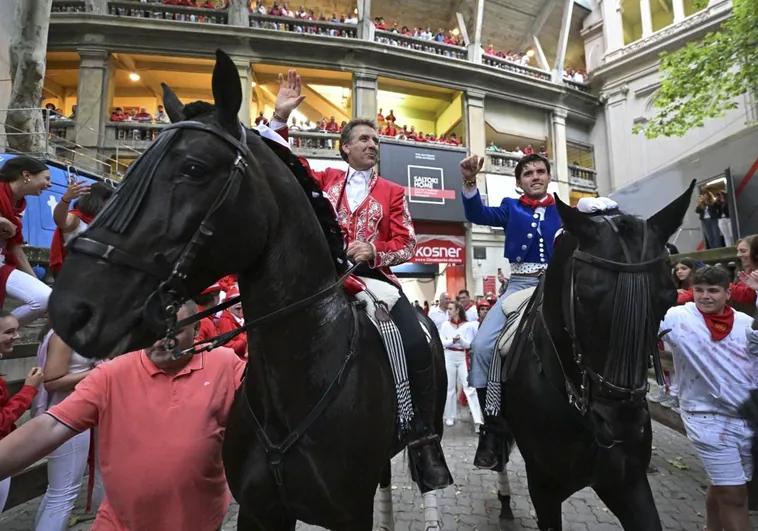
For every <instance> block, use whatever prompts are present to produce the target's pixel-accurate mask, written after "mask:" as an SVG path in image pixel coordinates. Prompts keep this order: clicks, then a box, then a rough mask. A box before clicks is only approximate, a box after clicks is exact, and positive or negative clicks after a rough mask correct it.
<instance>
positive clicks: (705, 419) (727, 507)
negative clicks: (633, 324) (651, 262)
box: [661, 266, 758, 531]
mask: <svg viewBox="0 0 758 531" xmlns="http://www.w3.org/2000/svg"><path fill="white" fill-rule="evenodd" d="M729 286H730V275H729V273H728V272H727V271H726V270H725V269H723V268H721V267H711V266H705V267H702V268H700V269H698V270H697V271H695V274H694V278H693V286H692V291H693V296H694V299H695V302H688V303H686V304H684V305H681V306H675V307H673V308H671V309H670V310H669V311H668V312H667V313H666V316H665V318H664V320H663V322H662V323H661V332H662V333H666V335H665V336H664V338H663V341H664V342H665V343H668V344H669V345H670V346H671V347H673V348H671V349H670V350H671V351H672V353H673V356H674V357H675V361H676V368H677V372H678V373H679V374H678V379H679V385H680V387H679V404H680V410H681V415H682V421H683V422H684V426H685V428H686V430H687V437H688V438H689V439H690V442H692V445H693V446H694V448H695V451H696V452H697V453H698V455H699V456H700V459H701V460H702V462H703V467H704V468H705V471H706V473H707V474H708V478H709V480H710V483H711V484H710V486H709V487H708V490H707V492H706V513H707V514H706V521H707V527H706V529H707V530H710V531H722V530H723V531H749V530H750V529H752V527H751V524H750V521H749V515H748V491H747V483H748V482H749V481H750V479H751V478H752V476H753V459H752V439H753V431H752V429H751V428H750V427H749V425H748V423H747V421H746V420H745V419H744V418H742V414H741V408H742V407H743V405H744V404H746V403H747V401H748V399H749V398H750V393H751V391H753V390H755V389H758V335H756V334H757V332H756V331H753V330H752V329H751V327H752V325H753V319H752V318H751V317H749V316H748V315H746V314H744V313H741V312H736V311H734V310H733V309H732V308H731V307H729V306H728V305H727V300H728V299H729V295H730V289H729ZM667 331H668V332H667Z"/></svg>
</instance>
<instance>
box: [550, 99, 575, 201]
mask: <svg viewBox="0 0 758 531" xmlns="http://www.w3.org/2000/svg"><path fill="white" fill-rule="evenodd" d="M566 116H567V112H566V109H562V108H556V109H555V110H554V111H553V112H552V114H551V115H550V123H551V126H552V127H551V133H552V134H551V137H552V140H553V153H552V155H553V172H552V174H553V181H555V182H556V183H557V184H558V195H559V196H560V198H561V201H563V202H564V203H567V204H568V202H569V195H570V192H571V187H570V186H569V172H568V148H567V147H566Z"/></svg>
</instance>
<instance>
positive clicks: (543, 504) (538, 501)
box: [526, 465, 563, 531]
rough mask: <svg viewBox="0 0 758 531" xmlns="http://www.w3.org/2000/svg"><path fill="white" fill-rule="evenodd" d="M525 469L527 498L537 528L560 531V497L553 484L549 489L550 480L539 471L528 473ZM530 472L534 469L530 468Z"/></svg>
mask: <svg viewBox="0 0 758 531" xmlns="http://www.w3.org/2000/svg"><path fill="white" fill-rule="evenodd" d="M529 469H530V467H529V466H528V465H527V467H526V479H527V482H528V484H529V496H530V497H531V498H532V504H534V512H535V513H536V514H537V527H538V528H539V530H540V531H561V530H562V529H563V520H562V514H561V504H562V503H563V498H561V497H560V494H559V492H558V489H557V488H556V486H555V484H554V482H553V486H552V488H551V479H550V478H547V477H544V476H543V475H542V474H541V473H540V472H539V471H532V472H530V471H529ZM532 470H534V468H533V467H532Z"/></svg>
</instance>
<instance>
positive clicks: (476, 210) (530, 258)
mask: <svg viewBox="0 0 758 531" xmlns="http://www.w3.org/2000/svg"><path fill="white" fill-rule="evenodd" d="M483 165H484V158H483V157H479V156H477V155H472V156H470V157H468V158H466V159H464V160H463V161H462V162H461V174H462V177H463V194H462V195H463V210H464V212H465V214H466V219H467V220H468V221H470V222H471V223H476V224H477V225H487V226H490V227H500V228H503V229H505V252H504V255H505V258H507V259H508V261H509V262H510V266H511V277H510V279H509V281H508V286H507V288H506V289H505V291H504V293H503V294H502V295H501V296H500V298H499V299H498V301H497V303H496V304H495V306H496V307H498V308H499V307H501V306H502V303H503V301H504V300H505V299H506V298H508V297H509V296H511V295H512V294H514V293H516V292H518V291H521V290H523V289H528V288H531V287H535V286H537V283H538V281H539V276H540V274H541V273H542V272H543V271H545V269H547V264H548V262H549V261H550V257H551V256H552V254H553V241H554V239H555V234H556V232H557V231H558V229H560V227H561V219H560V216H559V215H558V209H557V207H556V206H555V199H554V198H553V196H552V195H550V194H548V191H547V189H548V186H549V184H550V181H551V176H550V162H549V161H548V160H547V159H546V158H544V157H542V156H541V155H537V154H531V155H526V156H525V157H523V158H522V159H521V160H520V161H519V163H518V164H517V165H516V184H517V185H518V186H519V187H520V188H521V189H522V190H523V191H524V193H523V194H522V195H521V197H519V198H518V199H514V198H511V197H506V198H505V199H503V201H502V202H501V203H500V206H497V207H492V206H487V205H485V204H484V202H483V201H482V198H481V196H480V195H479V190H478V189H477V184H476V175H477V174H478V173H479V172H480V171H481V169H482V166H483ZM474 320H476V317H475V318H474ZM504 327H505V314H504V313H503V312H502V311H491V312H489V314H488V315H487V318H486V319H485V320H484V321H483V322H482V324H481V326H480V327H479V332H478V333H477V335H476V337H475V338H474V341H473V342H472V344H471V376H470V380H471V386H472V387H475V388H476V390H477V393H478V395H479V401H480V402H481V404H482V406H483V407H484V410H485V417H484V426H482V428H481V429H480V431H479V446H478V448H477V450H476V457H475V458H474V466H476V467H478V468H482V469H489V470H501V469H502V466H503V463H501V462H500V456H501V455H502V453H503V452H502V447H503V444H504V438H503V437H502V431H503V430H502V428H501V427H500V422H499V420H498V414H499V410H500V404H501V399H500V397H496V396H495V394H496V393H494V392H493V390H494V389H496V388H497V386H492V385H489V384H488V379H489V373H490V365H491V364H492V360H493V356H495V355H496V354H495V349H496V346H497V339H498V337H499V336H500V333H501V332H502V330H503V328H504ZM488 386H489V387H490V388H491V389H490V399H489V400H487V387H488Z"/></svg>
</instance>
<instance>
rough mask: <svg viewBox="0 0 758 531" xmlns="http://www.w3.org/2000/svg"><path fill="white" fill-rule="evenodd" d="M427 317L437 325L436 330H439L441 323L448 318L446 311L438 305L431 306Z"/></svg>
mask: <svg viewBox="0 0 758 531" xmlns="http://www.w3.org/2000/svg"><path fill="white" fill-rule="evenodd" d="M429 319H431V320H432V322H434V324H435V325H437V331H438V332H440V331H441V330H442V324H443V323H444V322H445V321H447V319H448V316H447V312H446V311H445V310H443V309H442V308H440V307H439V306H433V307H432V308H431V309H430V310H429Z"/></svg>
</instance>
